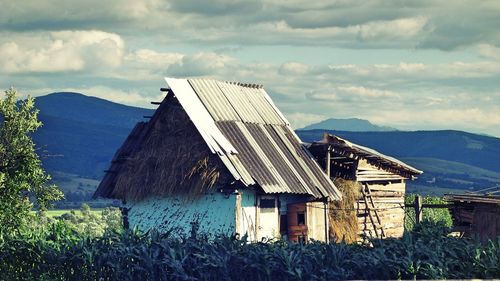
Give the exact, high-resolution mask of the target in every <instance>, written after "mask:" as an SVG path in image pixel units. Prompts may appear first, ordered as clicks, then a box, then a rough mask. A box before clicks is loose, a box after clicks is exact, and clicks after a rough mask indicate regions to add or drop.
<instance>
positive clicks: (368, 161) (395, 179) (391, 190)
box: [309, 133, 422, 238]
mask: <svg viewBox="0 0 500 281" xmlns="http://www.w3.org/2000/svg"><path fill="white" fill-rule="evenodd" d="M309 150H310V151H311V153H312V154H313V155H314V156H315V157H316V159H317V161H318V162H319V163H320V164H321V166H322V167H323V169H324V170H325V171H326V173H327V174H328V176H329V177H330V178H332V179H336V178H342V179H346V180H350V181H354V182H356V183H357V184H356V185H352V186H356V188H357V189H359V190H356V191H355V192H356V194H357V198H358V199H357V200H354V202H353V204H354V210H355V212H356V217H357V218H358V226H359V227H358V231H359V234H364V235H367V236H368V237H379V238H384V237H399V236H401V235H402V234H403V232H404V216H405V212H404V206H405V205H404V204H405V202H404V196H405V185H406V183H405V181H406V180H412V179H414V178H415V177H416V176H417V175H419V174H421V173H422V171H419V170H417V169H415V168H413V167H411V166H409V165H407V164H405V163H403V162H401V161H399V160H397V159H395V158H393V157H390V156H387V155H383V154H381V153H379V152H377V151H375V150H373V149H370V148H367V147H363V146H361V145H357V144H354V143H351V142H349V141H347V140H344V139H342V138H340V137H337V136H334V135H330V134H327V133H325V134H324V137H323V140H321V141H318V142H314V143H312V144H311V145H310V147H309ZM332 212H335V210H332Z"/></svg>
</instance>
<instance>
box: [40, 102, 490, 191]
mask: <svg viewBox="0 0 500 281" xmlns="http://www.w3.org/2000/svg"><path fill="white" fill-rule="evenodd" d="M36 106H37V107H38V108H39V109H40V119H41V121H42V122H43V123H44V126H43V127H42V128H41V129H40V130H39V131H37V132H36V133H35V134H34V140H35V142H36V144H37V146H39V147H40V149H39V154H40V155H41V157H42V161H43V165H44V166H45V168H46V169H47V170H48V171H49V172H50V173H51V174H53V175H54V180H55V181H56V183H58V184H59V185H60V186H62V187H63V189H64V190H65V192H66V193H67V194H69V193H71V196H69V197H71V198H73V199H72V200H74V198H77V197H82V196H83V197H89V196H90V194H91V193H92V192H93V191H94V189H95V187H96V185H97V183H98V181H99V180H100V179H101V178H102V176H103V175H104V170H106V169H107V168H108V167H109V163H110V161H111V159H112V157H113V155H114V153H115V151H116V150H117V149H118V148H119V146H120V145H121V144H122V142H123V141H124V140H125V138H126V137H127V135H128V134H129V132H130V130H131V129H132V127H133V126H134V125H135V124H136V122H138V121H142V120H144V118H143V116H149V115H152V114H153V110H151V109H143V108H137V107H131V106H125V105H121V104H117V103H113V102H110V101H107V100H103V99H99V98H94V97H88V96H84V95H82V94H76V93H55V94H50V95H47V96H43V97H38V98H37V99H36ZM323 131H324V130H298V131H297V133H298V135H299V136H300V137H301V138H302V140H303V141H306V142H312V141H315V140H319V139H321V138H322V134H323ZM330 132H332V133H334V134H337V135H339V136H340V137H343V138H346V139H348V140H350V141H352V142H355V143H358V144H361V145H365V146H368V147H371V148H374V149H376V150H378V151H380V152H382V153H385V154H388V155H391V156H395V157H398V158H400V159H401V160H403V161H407V162H408V163H409V164H411V165H413V166H415V167H416V168H419V169H422V170H424V171H425V173H424V174H423V175H422V176H421V177H420V179H419V180H418V181H416V182H412V183H411V185H412V186H413V187H416V186H418V187H419V188H420V189H419V190H423V189H421V187H425V188H428V189H427V190H434V189H436V188H439V187H441V188H454V189H456V188H460V189H469V188H473V187H476V188H479V187H487V186H488V185H490V186H491V185H494V184H500V163H499V161H500V139H499V138H494V137H489V136H482V135H476V134H470V133H466V132H459V131H416V132H402V131H380V132H347V131H330ZM75 189H77V190H75ZM443 190H444V189H443ZM75 192H76V193H75Z"/></svg>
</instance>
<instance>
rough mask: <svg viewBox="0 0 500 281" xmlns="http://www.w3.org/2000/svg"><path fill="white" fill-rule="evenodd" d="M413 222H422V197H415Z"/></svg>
mask: <svg viewBox="0 0 500 281" xmlns="http://www.w3.org/2000/svg"><path fill="white" fill-rule="evenodd" d="M415 222H416V223H421V222H422V196H421V195H417V196H415Z"/></svg>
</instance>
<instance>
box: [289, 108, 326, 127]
mask: <svg viewBox="0 0 500 281" xmlns="http://www.w3.org/2000/svg"><path fill="white" fill-rule="evenodd" d="M284 114H285V118H286V119H287V120H288V121H289V122H290V125H291V126H292V128H294V129H300V128H303V127H305V126H307V125H309V124H312V123H317V122H319V121H322V120H325V119H327V118H328V117H327V116H324V115H319V114H314V113H302V112H293V113H286V112H285V113H284Z"/></svg>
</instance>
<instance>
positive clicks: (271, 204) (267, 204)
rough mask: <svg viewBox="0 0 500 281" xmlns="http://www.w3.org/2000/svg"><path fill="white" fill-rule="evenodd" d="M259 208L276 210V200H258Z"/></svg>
mask: <svg viewBox="0 0 500 281" xmlns="http://www.w3.org/2000/svg"><path fill="white" fill-rule="evenodd" d="M260 207H261V208H269V209H274V208H276V200H274V198H272V199H264V198H261V199H260Z"/></svg>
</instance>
